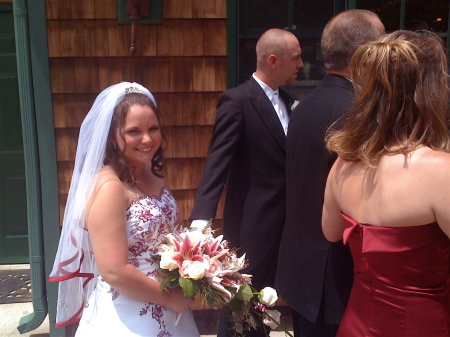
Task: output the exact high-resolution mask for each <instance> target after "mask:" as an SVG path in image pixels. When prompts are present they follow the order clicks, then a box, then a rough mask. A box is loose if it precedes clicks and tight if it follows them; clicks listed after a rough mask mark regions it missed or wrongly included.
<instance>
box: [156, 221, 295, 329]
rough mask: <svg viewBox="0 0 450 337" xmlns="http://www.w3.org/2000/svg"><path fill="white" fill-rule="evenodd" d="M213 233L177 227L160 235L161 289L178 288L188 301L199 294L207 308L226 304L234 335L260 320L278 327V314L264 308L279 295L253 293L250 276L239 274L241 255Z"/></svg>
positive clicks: (267, 290)
mask: <svg viewBox="0 0 450 337" xmlns="http://www.w3.org/2000/svg"><path fill="white" fill-rule="evenodd" d="M213 234H214V230H213V229H212V228H211V226H206V227H205V228H199V229H188V228H180V227H176V228H175V229H174V230H173V231H172V232H171V233H170V234H167V235H166V236H165V243H164V244H162V245H161V246H160V251H159V253H158V258H159V259H160V260H159V265H160V270H159V272H158V276H159V278H160V282H161V289H164V288H166V287H177V286H180V287H181V289H182V291H183V293H184V295H185V297H186V298H188V299H189V298H191V297H192V296H194V295H196V294H199V295H200V296H201V298H202V299H203V300H204V301H205V302H206V303H207V305H208V307H209V308H211V309H218V308H220V307H222V306H226V307H227V308H228V309H229V310H228V311H229V312H230V313H231V314H230V322H232V324H233V327H232V329H233V331H234V332H235V334H238V333H242V332H243V331H244V330H249V329H256V328H257V327H258V326H262V324H265V325H267V326H269V327H271V328H272V329H276V328H277V327H281V325H280V323H279V321H280V312H279V311H278V310H270V309H268V308H270V307H272V306H274V304H275V302H276V300H277V299H278V296H277V293H276V291H275V290H274V289H273V288H269V287H267V288H264V289H263V290H261V291H260V292H258V291H256V290H255V289H254V288H253V287H252V285H251V275H247V274H242V273H240V271H241V270H242V269H244V268H245V267H247V266H248V262H247V261H246V259H245V254H244V255H243V256H241V257H238V255H237V249H236V248H232V247H230V246H229V243H228V241H226V240H224V239H223V235H220V236H217V237H214V235H213ZM175 324H177V322H176V323H175ZM281 328H282V327H281ZM282 329H283V330H284V331H285V332H286V333H287V334H288V335H289V336H292V335H291V334H289V333H288V332H287V331H286V329H284V328H282Z"/></svg>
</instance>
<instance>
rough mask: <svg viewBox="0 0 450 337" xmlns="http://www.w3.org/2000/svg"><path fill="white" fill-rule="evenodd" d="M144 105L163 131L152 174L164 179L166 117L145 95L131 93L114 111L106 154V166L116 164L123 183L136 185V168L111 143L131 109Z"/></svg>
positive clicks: (154, 158) (153, 162) (153, 159)
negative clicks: (153, 113) (134, 106)
mask: <svg viewBox="0 0 450 337" xmlns="http://www.w3.org/2000/svg"><path fill="white" fill-rule="evenodd" d="M136 104H137V105H142V106H148V107H150V108H151V109H152V110H153V111H154V112H155V115H156V117H157V119H158V123H159V126H160V129H161V135H162V137H163V143H162V144H161V146H160V147H159V149H158V150H157V151H156V152H155V154H154V156H153V158H152V172H153V174H154V175H155V176H157V177H160V178H162V177H164V175H163V169H164V166H163V152H164V147H165V142H166V138H165V136H164V124H165V122H164V117H163V115H162V113H161V112H160V111H159V110H158V108H157V107H156V106H155V104H154V103H153V101H152V100H151V99H150V98H149V97H147V95H145V94H141V93H129V94H126V95H125V96H124V98H123V99H122V101H121V102H120V103H119V104H118V105H117V106H116V108H115V109H114V114H113V116H112V120H111V126H110V129H109V136H108V142H107V144H106V154H105V160H104V163H105V165H107V164H115V165H117V167H118V170H119V172H118V174H119V179H120V180H121V181H125V182H127V183H131V184H132V185H133V184H135V182H136V181H135V178H134V175H133V173H134V167H130V166H128V165H127V164H126V162H125V158H124V156H123V151H120V150H119V148H118V147H117V146H115V145H114V143H113V142H112V141H111V139H114V135H115V132H116V130H121V129H122V126H123V123H124V121H125V118H126V117H127V115H128V111H129V110H130V107H131V106H133V105H136ZM120 137H122V138H123V134H122V132H120Z"/></svg>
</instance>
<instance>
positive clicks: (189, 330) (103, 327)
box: [76, 188, 199, 337]
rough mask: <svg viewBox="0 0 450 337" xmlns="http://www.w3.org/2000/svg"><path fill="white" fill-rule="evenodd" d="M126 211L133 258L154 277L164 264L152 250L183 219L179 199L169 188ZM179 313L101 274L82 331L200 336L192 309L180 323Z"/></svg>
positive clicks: (90, 335)
mask: <svg viewBox="0 0 450 337" xmlns="http://www.w3.org/2000/svg"><path fill="white" fill-rule="evenodd" d="M126 216H127V232H128V261H129V263H130V264H133V265H134V266H136V268H138V269H139V270H141V271H142V272H143V273H144V274H146V275H147V276H148V277H151V278H156V272H157V270H158V268H159V266H158V264H157V263H154V262H153V260H152V256H153V255H154V254H156V253H157V252H158V246H159V245H160V244H161V242H162V240H163V238H164V235H165V234H167V233H168V230H169V228H172V226H173V225H174V223H175V221H176V219H177V216H178V208H177V204H176V201H175V199H174V198H173V196H172V195H171V193H170V192H169V191H168V190H167V189H166V188H163V189H162V191H161V195H160V196H143V197H140V198H138V199H137V200H135V201H134V202H133V203H132V204H131V205H130V207H129V208H128V210H127V213H126ZM176 318H177V314H176V313H175V312H173V311H172V310H170V309H168V308H166V307H163V306H160V305H155V304H152V303H148V302H147V303H146V302H142V301H137V300H134V299H131V298H128V297H126V296H124V295H122V294H120V293H119V292H117V291H116V290H115V289H114V288H112V287H111V286H110V285H109V284H108V283H106V282H105V281H104V280H102V278H101V277H100V276H99V277H98V280H97V285H96V287H95V290H94V292H93V293H92V295H91V297H90V299H89V301H88V304H87V306H86V308H85V309H84V311H83V316H82V318H81V321H80V325H79V327H78V330H77V333H76V336H77V337H84V336H86V337H97V336H98V337H100V336H108V337H110V336H118V337H119V336H120V337H128V336H142V337H153V336H154V337H199V332H198V330H197V326H196V325H195V322H194V318H193V316H192V312H191V311H190V310H187V311H186V312H184V313H183V314H182V315H181V317H180V320H179V322H178V324H177V325H176V326H175V321H176Z"/></svg>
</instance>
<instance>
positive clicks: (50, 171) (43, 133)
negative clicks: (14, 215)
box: [28, 0, 66, 337]
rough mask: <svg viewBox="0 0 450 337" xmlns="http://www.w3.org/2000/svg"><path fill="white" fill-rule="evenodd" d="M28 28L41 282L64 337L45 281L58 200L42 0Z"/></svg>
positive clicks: (53, 291)
mask: <svg viewBox="0 0 450 337" xmlns="http://www.w3.org/2000/svg"><path fill="white" fill-rule="evenodd" d="M28 8H29V12H30V13H33V15H30V16H29V17H28V20H29V27H30V50H31V68H32V78H33V94H34V97H35V98H36V99H35V100H34V106H35V112H36V127H37V141H38V147H39V165H40V180H41V191H40V192H41V196H40V200H41V207H42V227H41V228H42V230H43V241H42V242H43V244H44V257H45V274H44V275H43V277H42V279H41V282H42V283H43V284H44V285H45V286H46V289H47V301H48V302H47V303H48V314H49V321H50V335H51V336H52V337H56V336H61V337H63V336H65V335H66V333H65V331H66V329H65V328H55V322H56V301H57V298H58V284H57V283H54V282H48V281H47V279H48V277H47V276H48V275H49V274H50V272H51V270H52V268H53V261H54V258H55V255H56V251H57V249H58V242H59V234H60V226H59V223H60V221H59V199H58V169H57V160H56V142H55V130H54V123H53V104H52V95H51V85H50V67H49V55H48V47H47V20H46V9H45V1H36V0H28Z"/></svg>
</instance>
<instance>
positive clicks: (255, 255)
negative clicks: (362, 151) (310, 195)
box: [190, 29, 303, 337]
mask: <svg viewBox="0 0 450 337" xmlns="http://www.w3.org/2000/svg"><path fill="white" fill-rule="evenodd" d="M256 56H257V64H256V71H255V72H254V73H253V75H252V77H251V78H250V80H249V81H247V82H246V83H244V84H242V85H240V86H238V87H236V88H233V89H229V90H227V91H225V92H223V93H222V94H221V95H220V96H219V100H218V103H217V114H216V121H215V125H214V129H213V135H212V139H211V143H210V145H209V150H208V155H207V158H206V162H205V165H204V168H203V176H202V180H201V183H200V187H199V189H198V192H197V197H196V199H195V204H194V208H193V210H192V213H191V216H190V219H191V220H194V221H193V222H192V224H191V226H193V227H198V226H202V225H203V224H204V223H205V222H207V220H208V219H212V218H214V217H215V215H216V210H217V204H218V202H219V198H220V195H221V193H222V190H223V187H224V185H225V184H227V192H226V198H225V208H224V218H223V221H224V224H223V233H224V236H225V239H227V240H229V241H230V242H231V244H232V245H233V246H235V247H240V248H241V249H240V250H239V252H240V253H241V254H243V253H246V254H247V255H246V256H247V258H248V259H249V262H250V266H249V267H248V268H247V269H246V270H245V272H246V273H249V274H252V275H253V285H254V286H255V288H256V289H257V290H261V289H262V288H263V287H266V286H271V287H273V286H274V282H275V270H276V267H277V259H278V249H279V243H280V239H281V233H282V229H283V224H284V220H285V197H286V181H285V160H286V133H287V127H288V123H289V116H290V114H291V108H290V104H291V102H293V101H294V100H295V98H294V97H291V96H290V95H289V94H288V93H287V92H286V91H284V90H283V89H281V88H280V86H282V85H292V84H294V81H295V79H296V77H297V73H298V71H299V69H300V68H302V67H303V61H302V59H301V49H300V44H299V42H298V40H297V38H296V37H295V35H293V34H292V33H290V32H288V31H286V30H283V29H269V30H268V31H266V32H265V33H263V35H261V37H260V38H259V40H258V42H257V45H256ZM226 330H227V329H226V327H225V325H224V324H222V325H221V327H219V331H218V336H219V337H220V336H228V333H227V331H226ZM246 336H267V332H266V331H264V330H258V331H256V330H253V331H251V332H250V333H249V334H246Z"/></svg>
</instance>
